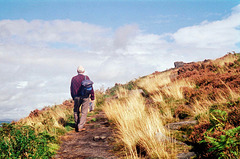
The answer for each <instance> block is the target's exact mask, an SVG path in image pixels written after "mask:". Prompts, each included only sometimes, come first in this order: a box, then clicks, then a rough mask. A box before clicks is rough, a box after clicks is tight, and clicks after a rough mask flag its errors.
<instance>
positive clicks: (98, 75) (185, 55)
mask: <svg viewBox="0 0 240 159" xmlns="http://www.w3.org/2000/svg"><path fill="white" fill-rule="evenodd" d="M239 8H240V6H239V5H238V6H236V7H235V8H234V9H233V12H232V14H231V15H230V16H229V17H226V18H224V19H222V20H218V21H213V22H208V21H204V22H203V23H201V24H199V25H195V26H189V27H185V28H180V29H179V30H178V31H177V32H176V33H173V34H164V35H156V34H150V33H145V32H143V31H142V30H141V29H140V28H139V26H137V25H136V24H133V25H124V26H121V27H119V28H118V29H116V30H112V29H110V28H103V27H101V26H96V25H92V24H87V23H82V22H79V21H71V20H54V21H43V20H33V21H30V22H28V21H25V20H2V21H0V74H1V79H0V110H1V112H2V114H4V115H1V116H0V120H1V119H6V118H10V119H14V118H20V117H23V116H26V115H27V114H28V113H29V112H30V111H32V110H33V109H36V108H41V107H43V106H46V105H51V104H55V103H61V102H62V101H63V100H64V99H68V98H70V93H69V85H70V81H71V78H72V76H74V75H76V68H77V66H78V65H79V64H81V65H83V66H85V68H86V71H87V74H88V75H89V76H90V78H91V79H92V80H93V81H94V83H95V88H99V87H101V86H102V85H105V88H106V86H113V84H114V83H119V82H121V83H124V82H126V81H129V80H132V79H134V78H138V77H139V76H143V75H147V74H150V73H152V72H154V71H157V70H158V71H162V70H165V69H167V68H171V67H173V62H174V61H179V60H184V61H185V62H188V61H195V60H204V59H205V58H217V57H220V56H222V55H224V54H226V53H227V52H228V51H232V50H234V49H235V51H239V46H238V47H237V43H239V42H240V39H239V37H240V31H239V27H240V22H239V19H240V9H239ZM237 49H238V50H237ZM16 114H18V115H16Z"/></svg>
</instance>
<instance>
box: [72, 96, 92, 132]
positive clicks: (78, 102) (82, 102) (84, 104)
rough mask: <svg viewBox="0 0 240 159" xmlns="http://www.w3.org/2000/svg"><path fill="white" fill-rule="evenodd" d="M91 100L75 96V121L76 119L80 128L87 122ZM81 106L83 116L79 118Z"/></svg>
mask: <svg viewBox="0 0 240 159" xmlns="http://www.w3.org/2000/svg"><path fill="white" fill-rule="evenodd" d="M89 102H90V101H89V98H80V97H75V98H74V109H73V112H74V121H75V124H76V125H77V126H78V129H82V128H83V127H84V125H85V123H86V119H87V113H88V106H89ZM80 107H81V118H79V113H80V110H79V108H80Z"/></svg>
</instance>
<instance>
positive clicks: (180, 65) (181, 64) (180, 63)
mask: <svg viewBox="0 0 240 159" xmlns="http://www.w3.org/2000/svg"><path fill="white" fill-rule="evenodd" d="M184 64H185V63H184V62H182V61H176V62H174V66H175V68H179V67H182V66H183V65H184Z"/></svg>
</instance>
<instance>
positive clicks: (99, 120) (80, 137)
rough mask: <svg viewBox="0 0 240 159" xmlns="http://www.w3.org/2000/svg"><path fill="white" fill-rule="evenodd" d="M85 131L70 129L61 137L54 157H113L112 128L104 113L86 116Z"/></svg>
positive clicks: (111, 158) (72, 158)
mask: <svg viewBox="0 0 240 159" xmlns="http://www.w3.org/2000/svg"><path fill="white" fill-rule="evenodd" d="M85 128H86V130H85V131H81V132H75V131H74V130H73V131H70V132H68V133H66V134H65V135H64V136H62V137H61V139H60V140H61V144H60V149H59V150H58V152H57V154H56V155H55V157H54V158H55V159H66V158H69V159H115V158H117V157H116V156H115V155H114V153H113V152H112V150H113V145H111V144H110V143H111V142H112V141H113V137H112V135H113V134H112V128H111V127H110V124H109V122H108V120H107V118H106V116H105V114H104V112H102V111H101V112H99V114H96V115H94V116H91V117H88V118H87V122H86V124H85Z"/></svg>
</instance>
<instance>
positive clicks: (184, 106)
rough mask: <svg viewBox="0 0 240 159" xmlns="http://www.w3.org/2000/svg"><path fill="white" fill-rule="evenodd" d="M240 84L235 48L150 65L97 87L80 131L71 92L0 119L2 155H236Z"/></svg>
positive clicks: (238, 56)
mask: <svg viewBox="0 0 240 159" xmlns="http://www.w3.org/2000/svg"><path fill="white" fill-rule="evenodd" d="M239 87H240V54H235V53H234V54H227V55H226V56H224V57H221V58H218V59H216V60H205V61H202V62H193V63H186V64H184V65H182V66H181V67H178V68H173V69H170V70H166V71H163V72H154V73H153V74H150V75H148V76H144V77H140V78H138V79H136V80H133V81H130V82H128V83H126V84H116V85H115V86H114V87H112V88H110V89H107V90H106V91H103V90H97V91H96V101H95V102H96V103H95V105H96V109H95V110H94V112H91V113H89V115H88V124H87V125H86V128H87V131H86V132H83V133H82V132H81V133H75V132H74V131H73V128H74V120H73V115H72V109H73V101H72V100H67V101H65V102H63V104H61V105H55V106H53V107H45V108H44V109H42V110H34V111H32V112H31V113H30V115H29V116H28V117H26V118H23V119H21V120H19V121H18V122H14V123H12V124H10V125H4V126H3V127H2V128H0V133H1V143H2V145H1V147H0V148H1V149H0V150H1V151H0V152H1V156H5V157H6V158H13V157H20V158H29V157H31V156H35V157H36V156H37V157H38V158H44V157H45V158H51V157H53V156H55V158H91V157H101V158H184V157H183V156H184V155H185V154H189V153H188V152H193V153H190V154H191V156H192V155H195V158H237V157H238V156H240V152H239V148H240V143H239V141H240V136H239V134H240V111H239V110H240V88H239ZM30 133H31V135H25V136H24V135H23V136H21V135H20V134H30ZM14 135H15V136H14ZM17 135H18V136H17ZM19 135H20V136H19ZM37 136H39V137H37ZM9 145H11V146H9ZM37 145H38V146H37ZM59 145H60V147H59ZM19 146H20V147H21V149H19V148H20V147H19ZM29 147H31V149H30V148H29ZM9 152H11V153H9ZM56 152H58V153H57V154H56ZM55 154H56V155H55Z"/></svg>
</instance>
